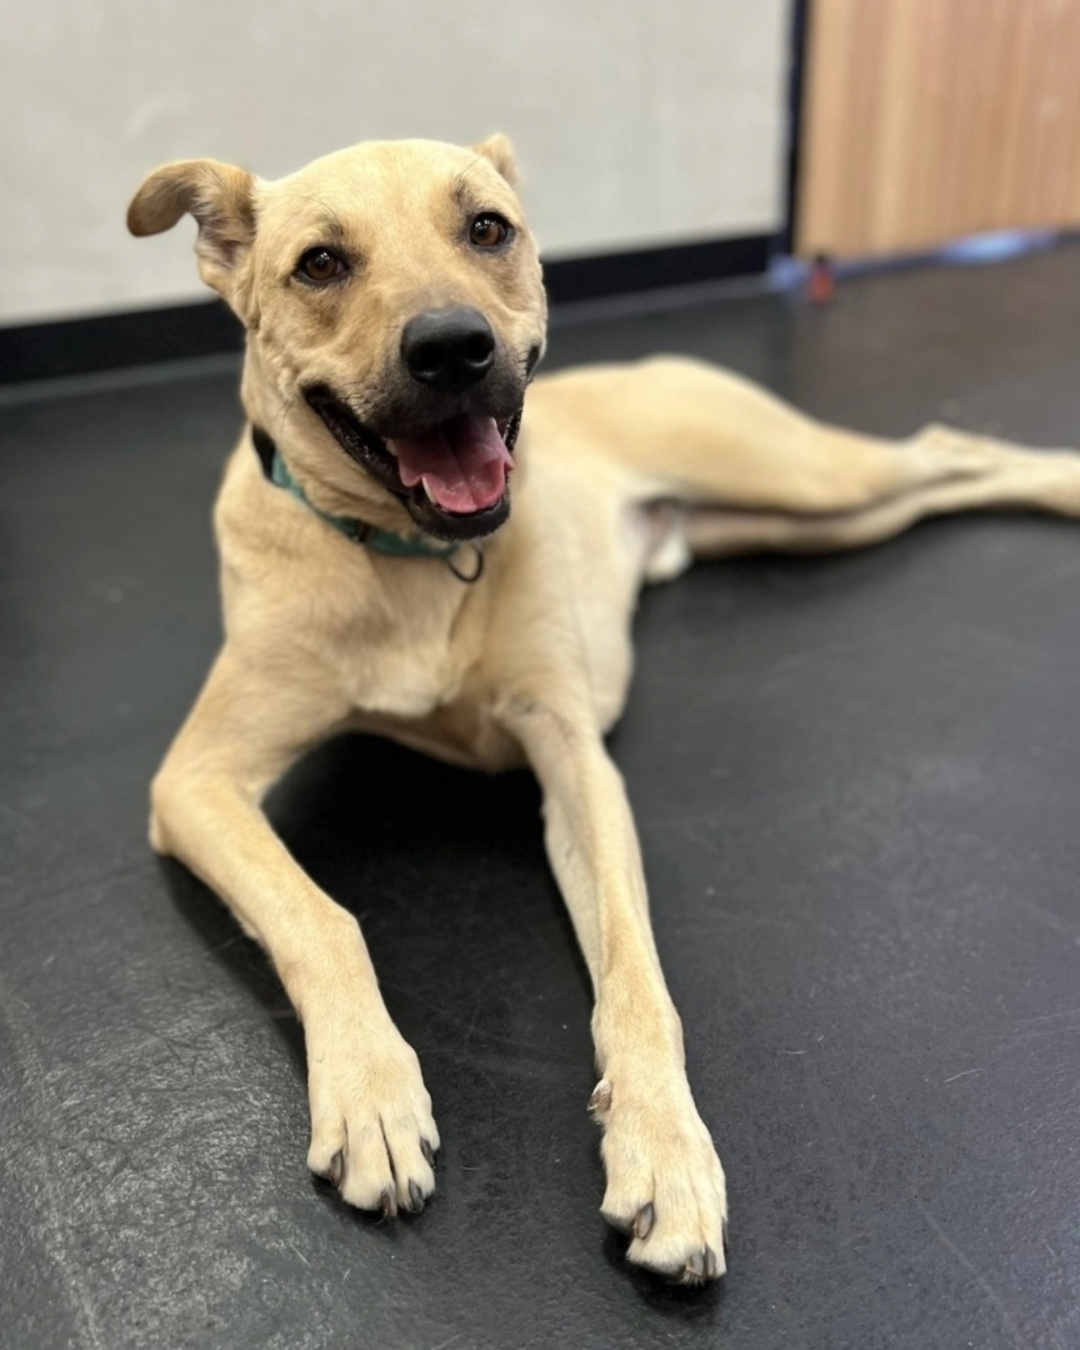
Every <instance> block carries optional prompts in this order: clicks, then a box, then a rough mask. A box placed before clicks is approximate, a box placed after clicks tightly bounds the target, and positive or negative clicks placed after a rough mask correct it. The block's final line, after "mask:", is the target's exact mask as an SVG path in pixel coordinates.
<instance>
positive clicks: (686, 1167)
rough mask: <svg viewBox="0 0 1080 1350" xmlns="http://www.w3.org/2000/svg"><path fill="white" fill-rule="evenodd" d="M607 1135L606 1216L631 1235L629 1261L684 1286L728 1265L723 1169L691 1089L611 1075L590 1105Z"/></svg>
mask: <svg viewBox="0 0 1080 1350" xmlns="http://www.w3.org/2000/svg"><path fill="white" fill-rule="evenodd" d="M589 1109H590V1111H591V1112H592V1114H593V1115H594V1117H595V1118H596V1119H597V1120H598V1122H599V1123H600V1124H601V1126H602V1127H603V1130H604V1139H603V1143H602V1145H601V1153H602V1154H603V1158H604V1167H605V1170H606V1172H607V1190H606V1192H605V1194H604V1202H603V1205H602V1206H601V1212H602V1213H603V1216H604V1218H605V1219H606V1220H607V1221H608V1223H610V1224H611V1225H612V1226H613V1227H614V1228H617V1229H619V1231H620V1232H623V1233H626V1234H627V1235H628V1236H629V1238H630V1245H629V1247H628V1248H627V1253H626V1255H627V1259H628V1260H629V1261H631V1262H633V1263H634V1264H635V1265H640V1266H645V1267H647V1268H648V1269H649V1270H653V1271H656V1272H657V1273H658V1274H661V1275H664V1276H666V1277H667V1278H668V1279H670V1280H674V1281H675V1282H677V1283H679V1284H703V1283H705V1282H706V1281H708V1280H714V1279H717V1278H719V1276H721V1275H723V1274H724V1271H725V1270H726V1268H727V1191H726V1186H725V1182H724V1170H723V1168H722V1167H721V1166H720V1159H719V1158H718V1157H717V1156H716V1150H715V1148H714V1147H713V1142H712V1139H711V1138H710V1137H709V1132H708V1130H707V1129H706V1128H705V1125H704V1124H703V1123H702V1120H701V1117H700V1116H699V1115H698V1113H697V1109H696V1108H695V1106H694V1102H693V1098H692V1097H691V1095H690V1090H689V1088H687V1087H686V1086H685V1084H679V1085H677V1086H674V1087H672V1088H671V1089H668V1090H660V1091H657V1090H650V1091H648V1092H644V1091H637V1092H636V1091H635V1089H634V1087H633V1086H632V1085H631V1083H630V1081H629V1080H623V1079H620V1078H619V1077H618V1076H617V1075H612V1076H611V1077H605V1078H604V1079H602V1080H601V1082H600V1083H599V1084H598V1085H597V1088H596V1090H595V1092H594V1093H593V1095H592V1098H591V1099H590V1101H589Z"/></svg>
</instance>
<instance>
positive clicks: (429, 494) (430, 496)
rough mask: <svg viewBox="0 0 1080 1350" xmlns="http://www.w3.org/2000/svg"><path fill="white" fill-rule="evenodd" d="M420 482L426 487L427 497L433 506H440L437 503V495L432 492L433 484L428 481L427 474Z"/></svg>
mask: <svg viewBox="0 0 1080 1350" xmlns="http://www.w3.org/2000/svg"><path fill="white" fill-rule="evenodd" d="M420 481H421V482H422V483H423V485H424V492H425V494H426V496H427V499H428V501H429V502H430V503H431V504H432V506H438V504H439V503H438V502H437V501H436V499H435V494H434V492H432V490H431V484H430V483H429V482H428V480H427V474H424V476H423V478H422V479H421V480H420Z"/></svg>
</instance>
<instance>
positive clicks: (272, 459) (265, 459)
mask: <svg viewBox="0 0 1080 1350" xmlns="http://www.w3.org/2000/svg"><path fill="white" fill-rule="evenodd" d="M251 440H252V444H253V445H254V447H255V453H256V455H258V457H259V463H260V464H261V465H262V471H263V476H264V477H265V478H266V479H267V481H268V482H270V483H273V484H274V486H275V487H279V488H284V489H285V491H286V492H289V493H291V495H292V496H294V497H295V498H296V499H297V501H300V502H303V504H304V505H305V506H306V507H307V508H308V510H310V511H312V512H314V514H315V515H317V516H318V517H319V519H320V520H322V521H324V522H325V523H326V524H327V525H329V526H330V527H331V528H332V529H335V530H337V532H338V533H339V534H342V535H344V536H345V538H346V539H349V540H351V541H352V542H353V543H354V544H362V545H364V547H366V548H370V549H374V550H375V552H376V553H384V554H388V555H389V556H391V557H397V558H405V557H412V558H441V559H443V561H444V562H445V563H446V565H447V566H448V567H449V568H450V570H451V572H453V574H454V575H455V576H456V577H457V578H458V579H459V580H460V581H464V582H466V583H471V582H474V581H479V579H480V576H481V574H482V572H483V570H484V555H483V552H482V551H481V550H480V549H479V548H478V547H476V546H475V545H471V546H470V547H472V551H473V554H474V558H475V563H474V565H473V566H472V567H469V568H466V569H465V570H462V568H461V567H460V566H459V559H458V558H457V557H456V556H455V555H457V554H459V553H461V552H462V550H463V545H462V544H460V543H444V542H442V541H441V540H436V539H429V538H428V537H427V536H426V535H423V534H419V533H418V534H413V535H403V534H395V533H394V532H393V531H392V530H383V529H380V528H379V527H378V526H376V525H370V524H368V522H367V521H364V520H358V519H356V518H355V517H353V516H335V515H331V513H330V512H329V511H323V510H321V509H320V508H319V507H318V506H316V505H315V503H314V502H313V501H312V500H311V499H310V498H309V497H308V495H307V493H306V492H305V491H304V489H303V488H302V487H301V485H300V484H299V483H298V482H297V480H296V479H295V478H294V477H293V475H292V473H291V471H290V469H289V466H288V464H287V463H286V462H285V457H284V456H283V455H282V453H281V450H280V449H279V448H278V445H277V442H276V441H275V440H274V438H273V437H272V436H271V435H270V434H269V432H267V431H265V430H264V429H263V428H262V427H260V426H258V425H257V424H254V423H253V424H252V428H251Z"/></svg>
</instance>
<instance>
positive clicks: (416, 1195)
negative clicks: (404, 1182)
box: [409, 1181, 424, 1214]
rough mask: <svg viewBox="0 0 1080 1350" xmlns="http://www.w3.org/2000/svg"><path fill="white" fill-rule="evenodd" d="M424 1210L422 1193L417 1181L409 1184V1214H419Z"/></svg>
mask: <svg viewBox="0 0 1080 1350" xmlns="http://www.w3.org/2000/svg"><path fill="white" fill-rule="evenodd" d="M423 1208H424V1192H423V1191H422V1190H421V1189H420V1183H419V1182H418V1181H410V1182H409V1213H410V1214H419V1213H420V1211H421V1210H422V1209H423Z"/></svg>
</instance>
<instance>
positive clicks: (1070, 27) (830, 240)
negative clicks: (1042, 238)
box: [795, 0, 1080, 256]
mask: <svg viewBox="0 0 1080 1350" xmlns="http://www.w3.org/2000/svg"><path fill="white" fill-rule="evenodd" d="M807 17H808V33H807V52H806V68H805V78H804V84H803V89H804V98H803V107H802V117H801V127H800V153H799V188H798V193H797V200H796V216H795V247H796V252H798V253H799V254H801V255H803V256H810V255H813V254H817V253H825V254H830V255H838V256H845V255H846V256H852V255H866V254H884V253H899V252H909V251H915V250H919V249H925V248H932V247H934V246H935V245H938V244H942V243H944V242H946V241H948V240H950V239H955V238H957V237H959V236H961V235H965V234H972V233H974V232H976V231H980V230H995V229H1010V228H1019V227H1044V226H1045V227H1067V226H1075V225H1080V0H809V13H808V16H807Z"/></svg>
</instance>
